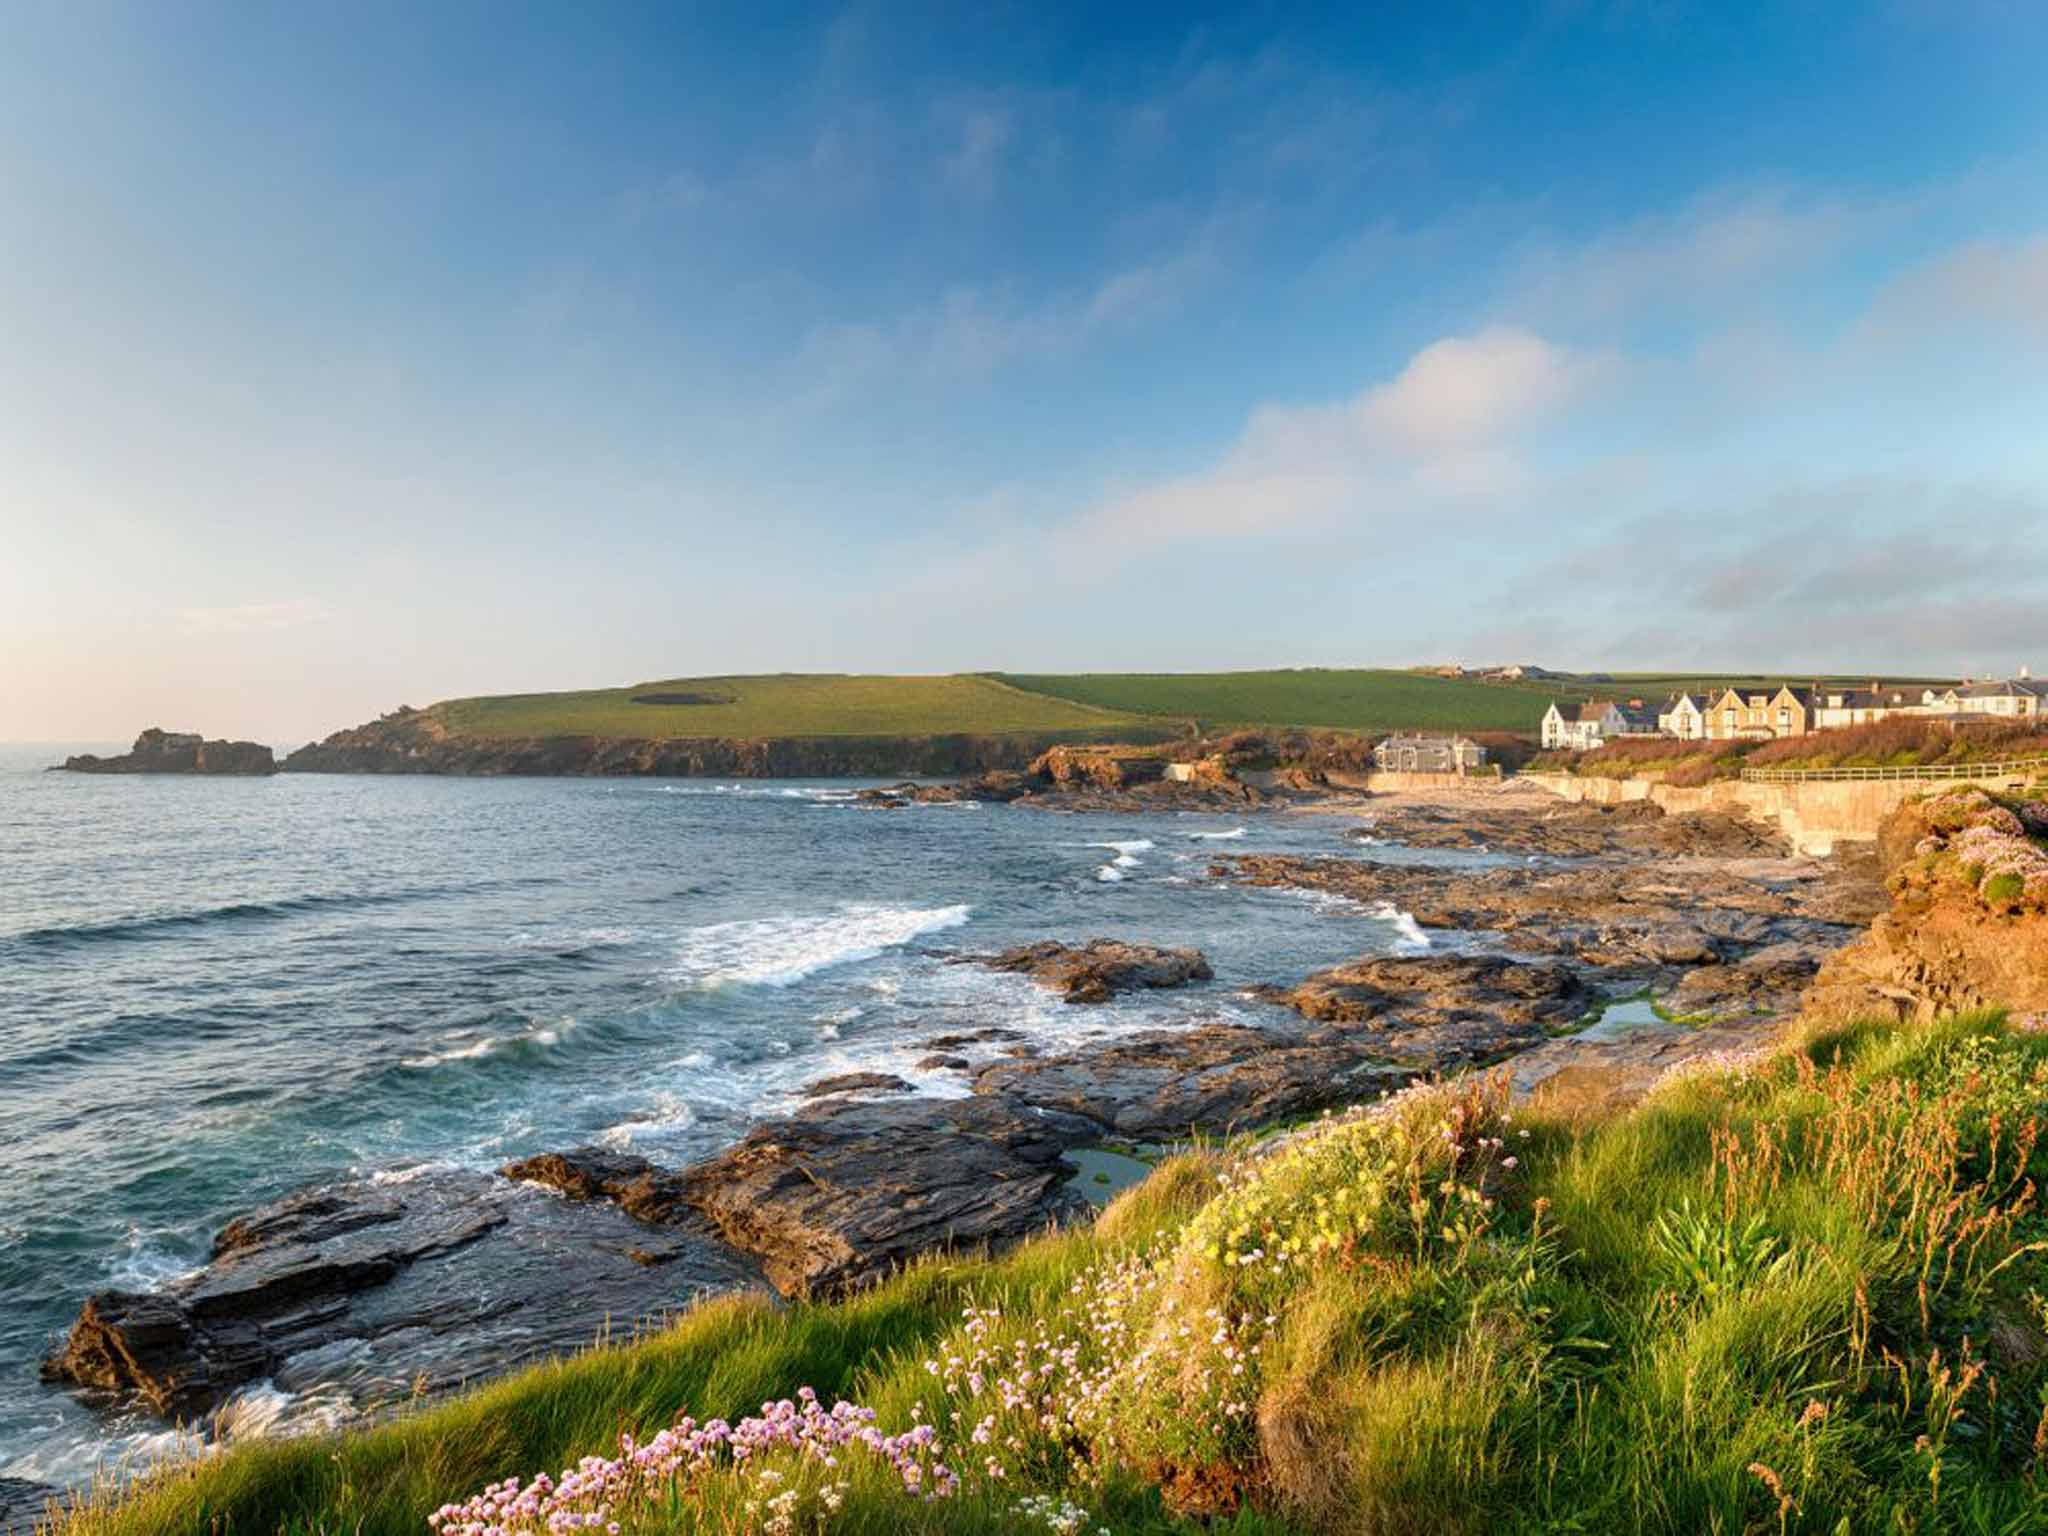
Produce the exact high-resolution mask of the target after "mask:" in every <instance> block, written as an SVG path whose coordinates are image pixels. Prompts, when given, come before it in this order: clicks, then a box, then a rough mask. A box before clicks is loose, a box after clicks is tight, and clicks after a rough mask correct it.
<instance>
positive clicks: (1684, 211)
mask: <svg viewBox="0 0 2048 1536" xmlns="http://www.w3.org/2000/svg"><path fill="white" fill-rule="evenodd" d="M1912 202H1913V200H1912V199H1901V198H1891V197H1856V196H1846V195H1839V194H1818V193H1813V192H1809V191H1802V190H1799V189H1795V188H1792V187H1787V186H1751V187H1722V188H1717V189H1715V190H1713V191H1711V192H1708V193H1706V194H1705V195H1703V196H1701V197H1698V198H1696V199H1694V200H1693V201H1691V202H1689V203H1686V204H1685V205H1683V206H1681V207H1679V208H1677V209H1675V210H1672V211H1670V212H1663V213H1656V214H1650V215H1646V216H1644V217H1642V218H1639V219H1636V220H1634V221H1632V222H1629V223H1626V224H1623V225H1620V226H1618V227H1617V228H1614V229H1612V230H1610V231H1607V232H1605V233H1603V234H1600V235H1598V236H1595V237H1593V238H1592V239H1589V240H1535V241H1525V242H1524V243H1523V247H1522V249H1521V251H1520V253H1519V255H1518V256H1517V257H1516V259H1515V260H1514V261H1513V262H1512V263H1511V266H1510V270H1509V274H1508V277H1507V281H1506V299H1505V302H1506V304H1507V305H1508V307H1509V308H1511V309H1512V310H1513V311H1514V312H1515V313H1517V314H1521V315H1527V316H1534V317H1540V318H1541V319H1542V320H1543V321H1544V322H1546V323H1549V324H1555V325H1570V326H1577V325H1600V324H1608V323H1612V322H1615V321H1617V320H1620V319H1622V318H1624V317H1626V316H1629V315H1633V314H1637V313H1641V312H1645V311H1648V312H1653V313H1658V314H1663V315H1669V314H1671V313H1672V312H1674V311H1686V312H1692V311H1696V310H1700V309H1706V310H1712V311H1720V312H1722V313H1724V314H1725V312H1726V310H1727V309H1728V308H1729V307H1731V306H1739V305H1741V304H1743V303H1745V302H1748V301H1749V300H1751V299H1753V298H1755V297H1756V296H1757V295H1759V294H1760V293H1765V292H1769V291H1770V287H1769V285H1771V284H1775V283H1780V282H1783V281H1784V280H1786V279H1788V278H1792V277H1796V276H1799V275H1801V274H1804V273H1809V272H1813V271H1815V270H1818V269H1820V268H1822V267H1824V266H1825V265H1826V264H1827V263H1828V262H1829V261H1831V260H1832V259H1834V258H1835V257H1837V256H1839V255H1840V254H1842V253H1843V252H1844V251H1846V250H1848V249H1850V248H1851V247H1853V246H1855V245H1857V244H1858V243H1860V242H1864V241H1867V240H1869V239H1870V238H1872V237H1873V236H1875V235H1877V234H1878V233H1880V232H1881V231H1882V230H1884V229H1885V228H1887V227H1888V226H1890V225H1893V224H1895V223H1897V222H1899V221H1900V220H1902V219H1904V218H1906V217H1907V216H1908V215H1909V213H1910V211H1911V208H1912Z"/></svg>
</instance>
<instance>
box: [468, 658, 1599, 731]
mask: <svg viewBox="0 0 2048 1536" xmlns="http://www.w3.org/2000/svg"><path fill="white" fill-rule="evenodd" d="M1584 693H1585V690H1583V689H1572V688H1570V687H1565V688H1564V689H1563V691H1560V690H1559V689H1557V688H1545V687H1540V686H1537V685H1533V684H1530V685H1524V684H1510V683H1487V682H1480V681H1477V680H1474V679H1467V678H1443V677H1434V676H1430V675H1427V674H1423V673H1416V672H1401V671H1384V670H1355V671H1274V672H1213V673H1179V674H1140V673H1097V674H1086V675H1059V676H1056V675H1050V674H1033V675H1014V676H1013V675H1007V674H1001V675H998V674H981V673H961V674H955V675H951V676H940V677H877V676H865V675H838V674H778V675H774V676H761V677H692V678H669V679H665V680H662V681H657V682H647V683H636V684H634V685H633V686H631V687H627V688H605V689H590V690H584V691H579V692H568V693H526V694H503V695H497V696H492V697H487V698H473V699H451V700H448V701H445V702H443V703H440V704H436V705H434V706H433V707H432V708H433V713H435V714H437V715H439V716H440V717H441V719H442V720H443V721H445V722H446V724H447V725H448V727H449V728H450V729H451V730H452V731H454V732H456V733H457V734H459V735H464V736H475V737H484V738H498V739H503V738H512V737H529V736H599V737H630V738H643V737H653V738H662V737H692V736H694V737H741V738H763V737H832V736H840V737H877V738H887V737H902V736H910V737H931V736H1017V735H1029V736H1037V737H1042V738H1045V739H1047V740H1049V741H1050V740H1055V739H1056V740H1066V741H1130V742H1158V741H1162V740H1165V739H1168V738H1170V737H1174V736H1179V735H1182V734H1184V733H1185V732H1186V730H1187V729H1188V727H1189V725H1190V724H1193V725H1196V726H1197V727H1198V728H1199V729H1201V730H1204V731H1224V730H1235V729H1243V728H1269V729H1270V728H1283V727H1284V728H1320V729H1330V730H1341V731H1360V732H1381V731H1389V730H1401V729H1413V730H1432V729H1435V730H1461V731H1473V732H1484V731H1492V732H1501V731H1512V732H1517V733H1521V734H1524V735H1533V733H1534V732H1535V730H1536V728H1537V726H1538V724H1539V723H1540V721H1541V719H1542V716H1543V711H1544V709H1545V708H1546V707H1547V706H1548V704H1549V702H1550V701H1551V699H1553V698H1558V699H1563V700H1566V701H1575V700H1576V699H1578V698H1581V697H1583V696H1584ZM644 700H653V701H655V702H636V701H644Z"/></svg>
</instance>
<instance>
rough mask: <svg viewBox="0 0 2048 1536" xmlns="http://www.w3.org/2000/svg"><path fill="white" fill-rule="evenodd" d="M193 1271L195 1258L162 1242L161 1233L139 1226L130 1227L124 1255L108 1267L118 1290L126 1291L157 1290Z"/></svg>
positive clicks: (108, 1274)
mask: <svg viewBox="0 0 2048 1536" xmlns="http://www.w3.org/2000/svg"><path fill="white" fill-rule="evenodd" d="M193 1273H196V1271H195V1270H194V1268H193V1265H192V1262H191V1260H189V1259H186V1258H181V1257H180V1256H179V1255H177V1254H175V1253H173V1252H172V1251H171V1250H170V1249H168V1248H166V1247H164V1246H162V1244H161V1243H160V1242H159V1241H158V1237H157V1234H154V1233H150V1232H145V1231H144V1230H143V1229H142V1228H141V1227H138V1226H131V1227H129V1229H128V1236H127V1239H126V1240H125V1241H124V1242H123V1244H122V1246H121V1256H120V1257H119V1258H118V1259H115V1260H114V1261H113V1262H112V1263H111V1264H109V1265H108V1267H107V1278H108V1279H109V1280H111V1281H112V1282H113V1285H114V1288H115V1289H116V1290H123V1291H154V1290H156V1289H157V1288H158V1287H159V1286H164V1285H168V1284H169V1283H170V1282H171V1281H173V1280H181V1279H183V1278H184V1277H185V1276H187V1275H190V1274H193Z"/></svg>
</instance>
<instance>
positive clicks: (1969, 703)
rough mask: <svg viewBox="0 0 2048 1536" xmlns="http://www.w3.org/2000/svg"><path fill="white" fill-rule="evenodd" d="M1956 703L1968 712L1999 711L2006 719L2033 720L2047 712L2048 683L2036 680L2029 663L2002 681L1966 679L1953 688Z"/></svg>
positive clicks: (1995, 713)
mask: <svg viewBox="0 0 2048 1536" xmlns="http://www.w3.org/2000/svg"><path fill="white" fill-rule="evenodd" d="M1951 692H1952V694H1953V695H1954V698H1955V707H1956V708H1957V709H1960V710H1961V711H1962V712H1963V713H1964V714H1966V715H1996V716H1999V717H2000V718H2003V719H2007V720H2031V719H2035V718H2037V717H2039V716H2040V715H2043V714H2048V705H2044V702H2043V701H2044V699H2048V684H2042V683H2037V682H2035V681H2034V675H2033V673H2032V672H2031V671H2030V670H2028V669H2027V668H2026V667H2021V668H2020V675H2019V676H2018V677H2015V678H2009V679H2007V680H2006V681H2005V682H2002V683H1966V684H1964V685H1963V686H1962V687H1961V688H1957V689H1953V690H1951Z"/></svg>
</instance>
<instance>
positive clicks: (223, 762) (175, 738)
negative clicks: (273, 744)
mask: <svg viewBox="0 0 2048 1536" xmlns="http://www.w3.org/2000/svg"><path fill="white" fill-rule="evenodd" d="M64 771H65V772H66V773H212V774H233V775H242V776H248V775H260V774H266V773H276V772H277V759H276V758H275V757H274V756H273V755H272V754H271V751H270V748H268V747H266V746H263V745H261V744H260V743H258V742H253V741H206V740H204V739H202V738H201V737H200V736H198V735H197V734H196V733H193V732H189V731H162V730H157V729H156V728H154V727H152V728H150V729H149V730H146V731H144V732H143V733H142V734H141V735H140V736H138V737H136V738H135V745H134V746H133V747H131V748H130V749H129V750H128V751H127V752H126V753H125V754H123V755H122V756H120V757H95V756H93V755H92V754H91V753H90V752H87V753H83V754H81V755H79V756H76V757H67V758H65V759H64Z"/></svg>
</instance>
